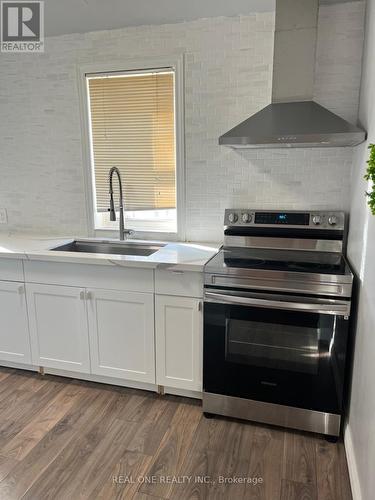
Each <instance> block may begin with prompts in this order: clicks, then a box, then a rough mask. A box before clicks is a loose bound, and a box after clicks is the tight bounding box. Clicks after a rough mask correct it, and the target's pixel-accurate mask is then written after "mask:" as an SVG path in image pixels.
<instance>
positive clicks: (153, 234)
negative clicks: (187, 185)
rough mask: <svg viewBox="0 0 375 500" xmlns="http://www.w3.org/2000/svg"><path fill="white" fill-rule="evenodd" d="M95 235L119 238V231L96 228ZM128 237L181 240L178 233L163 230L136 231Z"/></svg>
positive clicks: (130, 238) (132, 238)
mask: <svg viewBox="0 0 375 500" xmlns="http://www.w3.org/2000/svg"><path fill="white" fill-rule="evenodd" d="M132 231H133V230H132ZM93 236H94V237H96V238H105V239H106V238H111V239H119V231H118V230H113V229H111V228H108V229H95V230H94V234H93ZM127 239H129V240H150V241H181V239H180V238H179V236H178V234H177V233H171V232H163V231H134V233H133V234H132V235H131V236H130V237H128V238H127Z"/></svg>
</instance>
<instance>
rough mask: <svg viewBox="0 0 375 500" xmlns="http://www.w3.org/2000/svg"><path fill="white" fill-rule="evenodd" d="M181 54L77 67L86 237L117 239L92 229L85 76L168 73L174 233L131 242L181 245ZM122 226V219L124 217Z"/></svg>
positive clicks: (147, 234)
mask: <svg viewBox="0 0 375 500" xmlns="http://www.w3.org/2000/svg"><path fill="white" fill-rule="evenodd" d="M183 63H184V57H183V54H180V55H173V56H162V57H152V58H136V59H125V60H124V59H116V60H111V61H104V60H103V61H98V62H95V63H92V64H84V65H80V66H78V67H77V71H78V84H79V85H78V90H79V101H80V117H81V133H82V146H83V148H82V149H83V152H82V156H83V158H82V159H83V164H84V169H83V170H84V184H85V196H86V200H85V201H86V216H87V224H88V233H89V236H93V237H95V236H97V237H103V236H105V237H106V238H112V237H113V238H118V231H116V230H113V229H110V228H108V229H106V228H96V227H95V210H96V206H95V196H94V190H95V176H94V163H93V151H92V145H91V133H90V132H91V130H90V129H91V125H90V101H89V93H88V85H87V78H86V75H89V74H99V73H103V74H107V73H118V74H121V73H125V72H137V71H138V72H142V71H145V72H147V71H152V70H160V69H162V68H164V69H172V70H173V71H174V73H175V133H176V144H175V146H176V210H177V232H175V233H174V232H162V231H135V233H134V234H133V235H132V238H133V239H152V240H155V239H156V240H158V239H164V240H170V241H185V234H186V228H185V214H186V210H185V143H184V92H183V89H184V82H183V66H184V65H183ZM125 225H126V217H125Z"/></svg>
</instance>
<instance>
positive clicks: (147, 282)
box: [25, 261, 154, 292]
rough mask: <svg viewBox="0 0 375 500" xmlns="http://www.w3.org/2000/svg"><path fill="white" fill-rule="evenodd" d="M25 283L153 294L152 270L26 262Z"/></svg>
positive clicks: (114, 266)
mask: <svg viewBox="0 0 375 500" xmlns="http://www.w3.org/2000/svg"><path fill="white" fill-rule="evenodd" d="M25 281H26V282H27V283H44V284H51V285H52V284H54V285H65V286H77V287H86V288H105V289H107V290H124V291H132V292H153V291H154V275H153V270H152V269H144V268H143V269H142V268H135V267H121V266H116V265H113V266H109V265H108V266H103V265H102V266H101V265H96V264H69V263H62V262H43V261H27V262H25Z"/></svg>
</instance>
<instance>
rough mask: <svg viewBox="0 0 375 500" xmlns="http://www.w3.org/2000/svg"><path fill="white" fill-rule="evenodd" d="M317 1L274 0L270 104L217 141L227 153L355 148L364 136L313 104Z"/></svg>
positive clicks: (342, 120)
mask: <svg viewBox="0 0 375 500" xmlns="http://www.w3.org/2000/svg"><path fill="white" fill-rule="evenodd" d="M318 7H319V5H318V0H276V24H275V42H274V62H273V87H272V103H271V104H270V105H268V106H266V107H265V108H263V109H262V110H260V111H259V112H258V113H256V114H254V115H252V116H251V117H250V118H248V119H247V120H245V121H244V122H242V123H240V124H239V125H237V126H236V127H234V128H232V129H231V130H230V131H229V132H227V133H226V134H224V135H222V136H221V137H220V138H219V144H222V145H225V146H229V147H232V148H280V147H290V148H303V147H337V146H356V145H357V144H360V143H361V142H363V141H364V140H365V139H366V132H365V131H364V130H362V129H360V128H359V127H357V126H355V125H352V124H351V123H349V122H347V121H346V120H344V119H343V118H340V117H339V116H337V115H336V114H334V113H332V112H331V111H329V110H328V109H326V108H325V107H323V106H321V105H320V104H318V103H316V102H314V101H313V100H312V95H313V86H314V68H315V57H316V56H315V53H316V39H317V19H318Z"/></svg>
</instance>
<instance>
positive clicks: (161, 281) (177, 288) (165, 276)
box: [155, 269, 203, 297]
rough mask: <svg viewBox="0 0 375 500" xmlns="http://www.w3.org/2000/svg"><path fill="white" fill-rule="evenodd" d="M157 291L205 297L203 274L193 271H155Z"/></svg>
mask: <svg viewBox="0 0 375 500" xmlns="http://www.w3.org/2000/svg"><path fill="white" fill-rule="evenodd" d="M155 293H159V294H162V295H179V296H182V297H203V274H202V273H195V272H192V271H166V270H159V269H157V270H156V271H155Z"/></svg>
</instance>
